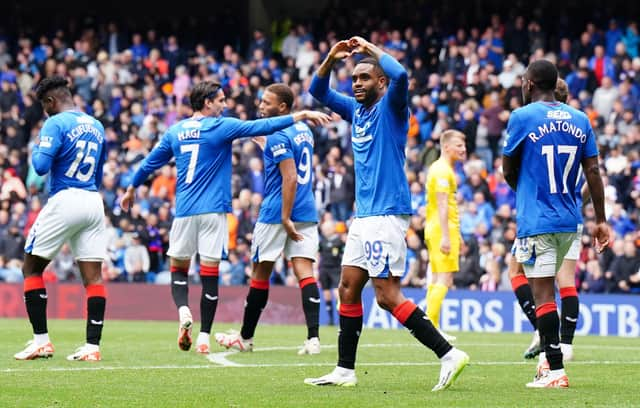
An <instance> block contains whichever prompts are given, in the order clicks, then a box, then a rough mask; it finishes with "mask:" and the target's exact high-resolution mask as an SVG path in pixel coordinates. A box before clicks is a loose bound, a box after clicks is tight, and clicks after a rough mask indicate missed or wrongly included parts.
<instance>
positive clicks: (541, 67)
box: [527, 59, 558, 91]
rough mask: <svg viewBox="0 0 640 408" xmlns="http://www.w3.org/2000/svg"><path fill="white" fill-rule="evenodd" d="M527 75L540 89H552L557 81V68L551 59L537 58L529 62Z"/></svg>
mask: <svg viewBox="0 0 640 408" xmlns="http://www.w3.org/2000/svg"><path fill="white" fill-rule="evenodd" d="M527 77H528V79H529V80H530V81H531V82H533V83H534V84H535V85H536V86H537V87H538V88H540V90H542V91H553V90H555V89H556V83H557V82H558V69H557V68H556V66H555V65H553V63H552V62H551V61H548V60H545V59H539V60H536V61H533V62H532V63H531V64H529V68H527Z"/></svg>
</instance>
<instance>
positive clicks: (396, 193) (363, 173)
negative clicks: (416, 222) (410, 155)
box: [309, 54, 411, 217]
mask: <svg viewBox="0 0 640 408" xmlns="http://www.w3.org/2000/svg"><path fill="white" fill-rule="evenodd" d="M380 65H381V66H382V69H383V70H384V72H385V73H386V74H387V76H388V77H389V79H390V83H389V88H388V89H387V92H386V93H385V95H384V96H383V97H382V98H381V99H380V100H379V101H378V102H377V103H376V104H374V105H373V106H371V107H370V108H369V109H367V108H366V107H365V106H364V105H362V104H360V103H359V102H357V101H356V99H355V98H353V97H347V96H345V95H343V94H340V93H338V92H336V91H334V90H333V89H330V88H329V76H326V77H322V78H320V77H318V76H314V77H313V80H312V82H311V86H310V88H309V92H311V94H312V95H313V96H314V97H315V98H317V99H318V100H320V101H321V102H322V103H324V104H325V105H327V106H328V107H329V108H331V109H332V110H333V111H335V112H337V113H338V114H339V115H340V116H342V118H343V119H345V120H347V121H350V122H351V123H352V125H351V126H352V127H351V144H352V148H353V156H354V162H355V163H354V167H355V176H356V217H370V216H375V215H410V214H411V196H410V194H409V185H408V182H407V176H406V174H405V172H404V170H405V169H404V165H405V160H406V157H405V146H406V144H407V131H408V129H409V107H408V80H407V71H406V70H405V69H404V68H403V67H402V65H400V63H399V62H398V61H396V60H395V59H394V58H393V57H391V56H390V55H388V54H384V55H383V56H382V57H381V58H380Z"/></svg>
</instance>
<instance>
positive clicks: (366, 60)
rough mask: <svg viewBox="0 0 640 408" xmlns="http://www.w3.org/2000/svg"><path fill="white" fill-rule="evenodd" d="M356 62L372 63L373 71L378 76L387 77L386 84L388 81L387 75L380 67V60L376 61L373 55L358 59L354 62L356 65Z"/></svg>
mask: <svg viewBox="0 0 640 408" xmlns="http://www.w3.org/2000/svg"><path fill="white" fill-rule="evenodd" d="M358 64H370V65H373V70H374V71H375V73H376V74H378V75H379V76H383V77H385V78H386V79H387V84H388V83H389V77H388V76H387V74H386V73H385V72H384V69H382V65H380V62H378V60H377V59H375V58H373V57H364V58H363V59H361V60H360V61H358V62H357V63H356V65H358Z"/></svg>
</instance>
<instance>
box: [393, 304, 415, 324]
mask: <svg viewBox="0 0 640 408" xmlns="http://www.w3.org/2000/svg"><path fill="white" fill-rule="evenodd" d="M416 307H418V306H416V304H415V303H413V302H412V301H410V300H405V301H404V302H402V303H400V304H399V305H398V306H396V307H395V309H393V311H392V312H391V313H392V314H393V315H394V316H395V318H396V319H398V321H399V322H400V323H402V324H404V322H406V321H407V319H408V318H409V316H411V314H412V313H413V311H414V310H416Z"/></svg>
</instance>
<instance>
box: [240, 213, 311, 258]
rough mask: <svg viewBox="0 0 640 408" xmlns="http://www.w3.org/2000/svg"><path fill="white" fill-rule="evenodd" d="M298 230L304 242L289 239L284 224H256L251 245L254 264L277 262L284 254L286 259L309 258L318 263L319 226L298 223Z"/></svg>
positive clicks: (296, 224)
mask: <svg viewBox="0 0 640 408" xmlns="http://www.w3.org/2000/svg"><path fill="white" fill-rule="evenodd" d="M295 226H296V229H297V230H298V232H299V233H300V234H302V236H303V237H304V238H303V239H302V241H294V240H292V239H290V238H289V236H288V235H287V232H286V231H285V229H284V227H283V226H282V224H265V223H262V222H258V223H256V226H255V228H254V229H253V240H252V243H251V259H252V260H253V262H265V261H266V262H275V261H276V259H278V257H279V256H280V254H281V253H283V252H284V257H285V259H287V260H289V259H291V258H308V259H311V260H312V261H313V262H315V261H316V254H317V253H318V245H319V243H318V241H319V238H318V224H316V223H315V222H296V223H295Z"/></svg>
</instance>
